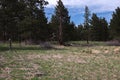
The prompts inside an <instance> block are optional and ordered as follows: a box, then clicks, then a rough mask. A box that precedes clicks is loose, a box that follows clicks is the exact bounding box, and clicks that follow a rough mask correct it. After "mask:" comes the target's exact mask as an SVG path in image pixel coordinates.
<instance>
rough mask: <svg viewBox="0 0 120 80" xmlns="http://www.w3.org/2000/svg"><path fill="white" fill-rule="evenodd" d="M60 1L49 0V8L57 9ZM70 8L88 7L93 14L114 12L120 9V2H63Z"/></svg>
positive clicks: (80, 0)
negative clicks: (56, 6)
mask: <svg viewBox="0 0 120 80" xmlns="http://www.w3.org/2000/svg"><path fill="white" fill-rule="evenodd" d="M57 1H58V0H48V2H49V5H48V6H47V7H52V8H53V7H55V5H56V4H57ZM62 1H63V3H64V5H65V6H69V7H68V8H84V6H85V5H87V6H88V7H89V8H90V10H92V12H104V11H114V9H115V8H117V7H118V6H119V7H120V0H62Z"/></svg>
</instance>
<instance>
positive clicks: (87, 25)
mask: <svg viewBox="0 0 120 80" xmlns="http://www.w3.org/2000/svg"><path fill="white" fill-rule="evenodd" d="M89 17H90V11H89V8H88V7H87V6H85V14H84V18H85V21H84V27H85V28H86V40H87V44H89V34H90V30H89V23H90V19H89Z"/></svg>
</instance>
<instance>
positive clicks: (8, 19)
mask: <svg viewBox="0 0 120 80" xmlns="http://www.w3.org/2000/svg"><path fill="white" fill-rule="evenodd" d="M48 4H49V3H48V2H47V1H45V0H0V41H4V42H6V41H8V40H9V39H11V40H12V41H18V42H22V41H31V42H32V43H38V42H40V41H58V42H59V44H64V42H66V41H79V40H87V42H88V41H108V40H118V41H120V8H119V7H118V8H116V9H115V11H114V12H113V14H112V19H111V21H110V23H108V22H107V21H106V19H105V18H104V17H103V18H101V17H98V16H97V14H96V13H90V11H89V8H88V7H87V6H85V13H84V18H85V21H84V23H83V24H80V25H78V26H75V24H74V22H71V20H70V15H69V12H68V9H67V8H66V7H65V6H64V4H63V2H62V1H61V0H59V1H58V2H57V5H56V7H55V11H54V14H53V15H52V17H51V20H50V22H48V20H47V17H46V16H45V10H44V9H45V6H46V5H48ZM90 15H91V17H90ZM88 43H89V42H88Z"/></svg>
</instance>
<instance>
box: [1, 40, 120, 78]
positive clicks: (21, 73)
mask: <svg viewBox="0 0 120 80" xmlns="http://www.w3.org/2000/svg"><path fill="white" fill-rule="evenodd" d="M74 43H75V44H81V45H82V46H81V45H80V46H78V45H77V46H76V45H74V46H58V45H54V48H52V49H43V48H41V47H40V46H39V45H26V46H24V47H23V46H21V47H20V46H19V45H18V44H14V45H13V46H14V48H13V49H12V50H8V49H7V45H3V44H1V45H0V80H119V79H120V46H107V45H104V43H100V42H98V43H95V42H93V43H91V44H95V45H92V46H86V45H83V44H82V43H84V42H74Z"/></svg>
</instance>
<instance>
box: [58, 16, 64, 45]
mask: <svg viewBox="0 0 120 80" xmlns="http://www.w3.org/2000/svg"><path fill="white" fill-rule="evenodd" d="M59 44H60V45H63V32H62V17H61V16H60V26H59Z"/></svg>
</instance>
